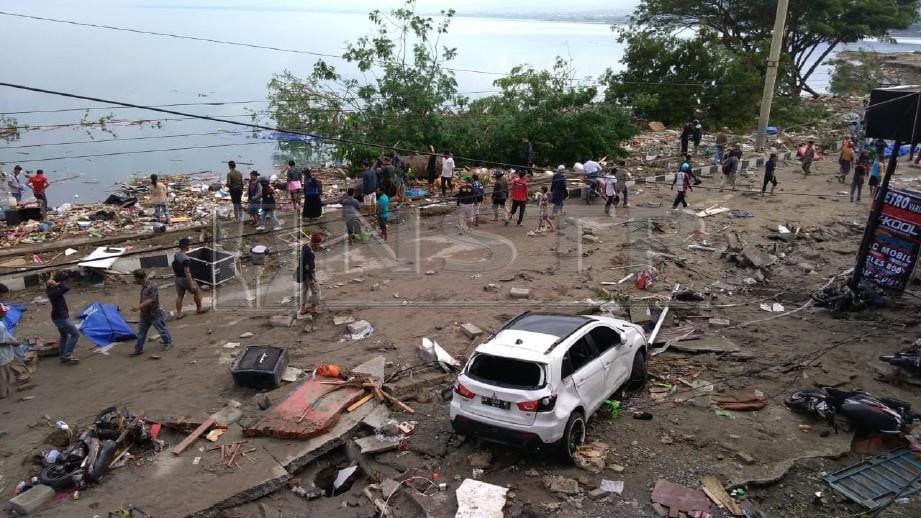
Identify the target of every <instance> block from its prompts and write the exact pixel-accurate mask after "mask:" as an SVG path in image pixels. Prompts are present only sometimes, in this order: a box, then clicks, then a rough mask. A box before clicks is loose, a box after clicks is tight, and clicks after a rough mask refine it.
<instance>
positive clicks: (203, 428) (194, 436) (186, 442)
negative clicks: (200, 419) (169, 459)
mask: <svg viewBox="0 0 921 518" xmlns="http://www.w3.org/2000/svg"><path fill="white" fill-rule="evenodd" d="M212 425H214V418H213V417H209V418H208V419H206V420H205V422H204V423H202V424H201V425H199V426H198V428H196V429H195V431H194V432H192V433H190V434H189V435H188V436H187V437H186V438H185V439H183V440H182V442H181V443H179V445H178V446H176V447H175V448H173V455H180V454H182V452H184V451H185V450H186V448H188V447H189V446H191V445H192V443H194V442H195V441H196V440H198V438H199V437H201V434H203V433H205V432H207V431H208V429H209V428H211V426H212Z"/></svg>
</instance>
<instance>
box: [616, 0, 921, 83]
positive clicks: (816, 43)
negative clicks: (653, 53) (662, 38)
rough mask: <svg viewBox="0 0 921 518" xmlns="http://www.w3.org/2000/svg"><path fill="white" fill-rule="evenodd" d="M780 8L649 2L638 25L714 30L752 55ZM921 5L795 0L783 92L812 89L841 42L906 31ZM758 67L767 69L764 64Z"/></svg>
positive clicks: (731, 0) (730, 0)
mask: <svg viewBox="0 0 921 518" xmlns="http://www.w3.org/2000/svg"><path fill="white" fill-rule="evenodd" d="M776 8H777V1H776V0H695V1H692V2H689V1H687V0H643V2H642V3H641V4H640V5H639V7H638V8H637V10H636V12H635V14H634V20H633V23H635V24H636V26H638V27H646V28H649V30H654V31H657V32H659V33H660V34H669V35H670V34H673V33H674V31H676V30H680V29H689V30H695V31H697V32H699V33H702V34H709V33H712V34H714V35H715V36H716V38H717V39H718V40H719V41H720V43H721V44H722V45H723V46H725V48H726V49H728V50H730V51H733V52H735V53H743V54H748V53H752V52H758V51H759V49H762V48H764V47H766V45H767V42H768V41H769V40H770V38H771V35H772V33H773V30H774V17H775V13H776ZM919 8H921V0H790V6H789V9H788V15H787V24H786V29H785V32H784V40H783V53H782V54H783V55H784V56H785V57H786V58H785V60H784V61H783V62H782V66H783V70H782V71H781V81H780V84H781V88H782V91H785V92H787V93H790V94H793V95H798V94H799V93H800V91H803V90H805V91H809V92H812V90H811V88H809V86H808V84H807V81H808V80H809V77H810V76H811V75H812V74H813V73H814V72H815V70H816V69H817V68H818V66H819V64H821V63H822V62H823V61H824V60H825V58H826V57H827V56H828V55H829V53H831V51H832V50H833V49H834V48H835V46H837V45H838V44H840V43H853V42H857V41H860V40H862V39H864V38H868V37H880V38H885V37H887V36H888V34H889V31H891V30H894V29H906V28H908V27H909V26H910V25H911V24H912V23H914V22H916V21H918V20H919ZM762 63H763V61H762ZM758 68H759V71H760V72H762V73H763V69H764V65H763V64H762V65H760V66H759V67H758ZM813 93H814V92H813Z"/></svg>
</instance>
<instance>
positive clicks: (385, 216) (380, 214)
mask: <svg viewBox="0 0 921 518" xmlns="http://www.w3.org/2000/svg"><path fill="white" fill-rule="evenodd" d="M388 220H390V196H387V193H386V192H384V190H383V189H382V188H378V189H377V224H378V227H379V228H380V230H381V239H383V240H384V241H387V221H388Z"/></svg>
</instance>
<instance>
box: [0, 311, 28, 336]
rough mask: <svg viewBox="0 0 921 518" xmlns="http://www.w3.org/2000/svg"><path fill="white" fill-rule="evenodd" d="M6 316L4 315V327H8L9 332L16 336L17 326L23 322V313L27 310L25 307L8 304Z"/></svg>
mask: <svg viewBox="0 0 921 518" xmlns="http://www.w3.org/2000/svg"><path fill="white" fill-rule="evenodd" d="M6 307H7V311H6V315H3V325H4V326H6V330H7V332H9V333H10V334H11V335H13V336H15V335H16V326H18V325H19V321H20V320H22V312H23V311H25V310H26V307H25V306H21V305H19V304H7V305H6Z"/></svg>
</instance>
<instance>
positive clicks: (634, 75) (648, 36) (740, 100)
mask: <svg viewBox="0 0 921 518" xmlns="http://www.w3.org/2000/svg"><path fill="white" fill-rule="evenodd" d="M621 41H622V42H625V43H626V44H627V46H626V50H625V52H624V57H623V58H622V60H621V61H622V62H623V63H624V64H625V65H626V70H624V71H623V72H620V73H614V72H612V71H611V70H608V71H607V72H606V73H605V74H604V76H603V77H602V82H603V83H605V84H606V85H607V89H606V91H605V98H606V100H607V101H608V102H610V103H615V104H619V105H624V106H630V107H631V108H632V110H633V114H634V116H637V117H640V118H645V119H648V120H656V121H660V122H663V123H664V124H666V125H675V124H681V123H683V122H686V121H688V120H690V119H692V118H697V119H700V120H701V121H702V122H703V123H704V125H705V126H708V127H719V126H731V127H734V128H740V129H741V128H744V127H746V126H748V125H750V124H752V123H754V121H755V119H756V118H757V114H758V99H759V98H760V96H761V89H762V86H763V76H761V75H759V74H758V72H757V66H755V63H756V62H758V60H759V59H762V58H761V54H760V53H741V52H734V51H731V50H728V49H726V48H725V47H724V46H723V45H722V44H721V43H720V42H719V41H718V40H717V39H716V38H715V36H714V35H712V34H704V35H701V36H698V37H696V38H690V39H687V38H680V37H678V36H675V35H671V34H661V33H659V32H658V31H655V30H644V31H624V32H623V33H622V34H621Z"/></svg>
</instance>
